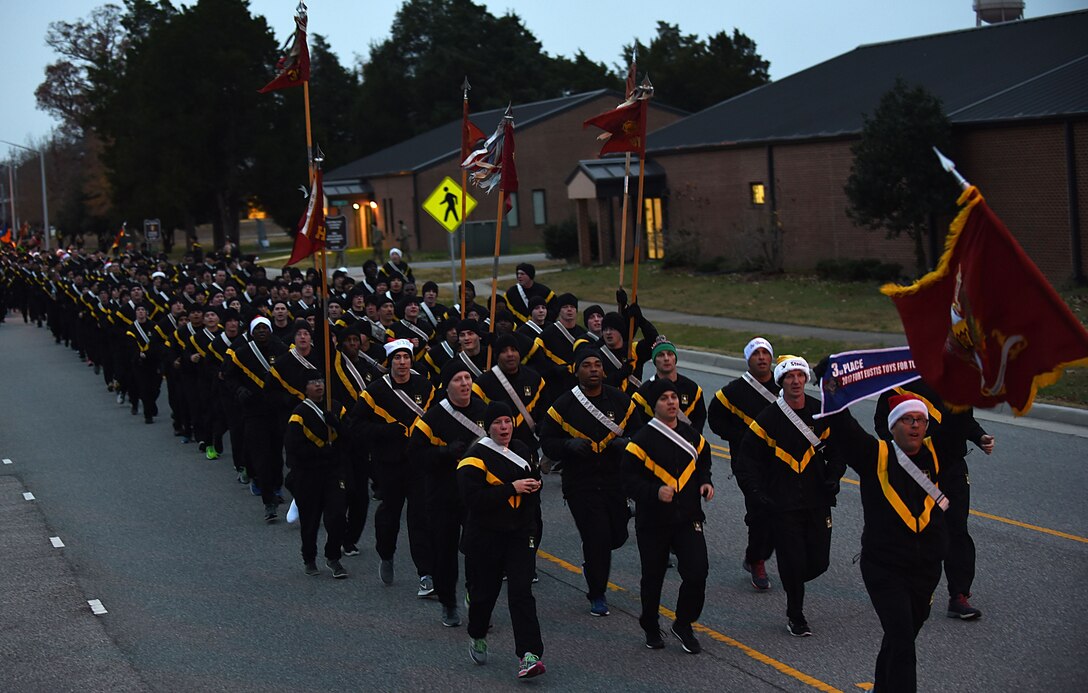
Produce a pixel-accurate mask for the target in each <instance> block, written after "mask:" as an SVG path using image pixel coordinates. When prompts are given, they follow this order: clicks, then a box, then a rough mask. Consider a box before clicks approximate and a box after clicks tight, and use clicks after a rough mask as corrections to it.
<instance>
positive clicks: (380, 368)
mask: <svg viewBox="0 0 1088 693" xmlns="http://www.w3.org/2000/svg"><path fill="white" fill-rule="evenodd" d="M359 356H361V357H363V358H364V359H366V361H367V363H369V364H370V365H371V366H373V367H374V368H375V369H377V371H378V372H379V373H388V372H389V369H388V368H386V367H385V366H383V365H382V364H380V363H378V362H377V361H376V360H375V359H374V357H373V356H371V355H370V354H368V353H366V352H365V351H360V352H359Z"/></svg>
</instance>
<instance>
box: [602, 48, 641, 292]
mask: <svg viewBox="0 0 1088 693" xmlns="http://www.w3.org/2000/svg"><path fill="white" fill-rule="evenodd" d="M637 48H638V42H637V41H636V42H635V45H634V46H631V64H630V65H628V67H627V79H626V81H625V82H624V88H623V98H624V99H630V98H633V97H634V96H635V93H636V92H637V90H638V86H637V82H636V80H637V79H638V68H637V64H638V62H637V60H638V59H637V57H636V56H637V55H638V54H637V53H636V52H635V51H636V50H637ZM630 183H631V152H629V151H628V152H626V153H625V155H624V157H623V210H622V211H621V212H620V285H619V289H620V290H621V291H622V290H623V274H624V268H625V266H626V263H627V207H628V206H630V204H631V191H630ZM599 250H600V251H602V255H603V249H599Z"/></svg>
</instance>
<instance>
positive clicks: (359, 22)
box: [0, 0, 1088, 151]
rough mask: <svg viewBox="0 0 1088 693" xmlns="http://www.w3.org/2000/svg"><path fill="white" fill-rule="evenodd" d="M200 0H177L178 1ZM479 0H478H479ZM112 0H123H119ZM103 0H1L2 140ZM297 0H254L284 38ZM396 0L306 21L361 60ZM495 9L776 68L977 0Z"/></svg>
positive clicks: (542, 1)
mask: <svg viewBox="0 0 1088 693" xmlns="http://www.w3.org/2000/svg"><path fill="white" fill-rule="evenodd" d="M194 1H195V0H180V1H179V0H174V4H175V5H176V6H179V5H191V4H193V3H194ZM476 1H477V2H481V0H476ZM115 2H118V4H119V0H115ZM104 4H106V1H105V0H36V1H34V0H31V1H25V0H0V27H3V30H2V39H0V41H2V45H3V47H4V54H5V63H6V65H5V68H6V69H5V70H4V71H3V73H2V74H0V103H2V104H3V105H2V106H0V114H2V116H0V140H8V141H10V142H16V143H19V144H32V143H33V142H35V141H41V140H42V139H43V138H45V137H47V136H48V134H49V132H50V130H51V129H52V128H53V127H55V126H56V125H57V123H56V122H55V121H54V120H53V119H52V118H51V117H50V116H49V115H48V114H46V113H45V112H43V111H40V110H38V109H37V104H36V101H35V99H34V90H35V89H36V88H37V86H38V85H39V84H40V83H41V82H42V80H43V79H44V74H45V66H46V65H48V64H49V63H51V62H54V61H55V60H56V59H57V56H56V55H55V54H53V52H52V51H51V49H50V48H49V47H48V46H46V45H45V34H46V31H47V29H48V26H49V23H50V22H54V21H69V22H73V21H76V20H79V19H83V18H85V17H87V16H88V15H89V14H90V12H91V10H92V9H94V8H95V7H99V6H101V5H104ZM297 4H298V2H297V0H250V10H251V12H252V13H253V14H261V15H264V16H265V17H266V18H267V19H268V24H269V26H271V27H272V28H273V30H274V31H275V32H276V37H277V40H279V41H280V42H282V41H284V40H285V39H286V37H287V36H288V35H289V34H290V32H291V30H292V29H293V27H294V22H293V16H294V10H295V6H296V5H297ZM401 4H402V0H310V1H309V2H307V6H308V8H309V28H310V31H311V32H313V33H319V34H323V35H324V36H325V37H326V38H327V39H328V41H329V44H330V46H331V47H332V49H333V51H335V52H336V53H337V54H338V55H339V57H340V60H341V62H342V63H343V64H345V65H354V64H356V63H358V62H359V61H360V60H365V59H366V57H367V55H368V54H369V47H370V45H371V43H380V42H381V41H383V40H384V39H386V38H387V37H388V36H389V30H390V27H391V26H392V23H393V17H394V15H395V14H396V12H397V10H398V9H399V8H400V6H401ZM482 4H484V5H486V6H487V8H488V9H489V10H490V11H491V13H492V14H496V15H501V14H505V13H506V12H508V11H511V12H514V13H516V14H517V15H518V16H520V17H521V18H522V20H523V22H524V24H525V26H526V27H527V28H528V29H529V30H530V31H531V32H532V33H533V34H534V35H535V36H536V37H537V39H538V40H539V41H540V43H541V45H542V46H543V48H544V51H545V52H547V53H549V54H551V55H565V56H568V57H571V56H573V55H574V54H575V53H576V52H577V51H578V50H579V49H580V50H583V51H584V52H585V53H586V55H587V56H588V57H589V58H590V59H592V60H595V61H599V62H604V63H605V64H607V65H609V66H617V65H618V64H619V63H620V62H622V60H621V57H620V55H619V52H620V49H621V48H622V46H623V45H624V44H629V43H632V40H633V39H635V38H638V39H639V41H641V42H642V43H643V44H648V43H649V42H650V40H651V39H652V38H653V37H654V35H655V34H656V27H657V22H658V21H665V22H668V23H670V24H676V25H678V26H679V27H680V31H681V32H682V33H684V34H697V35H699V37H700V38H703V39H705V38H706V37H707V36H709V35H711V34H716V33H718V32H720V31H727V32H729V33H732V30H733V29H734V28H737V29H739V30H740V31H741V32H743V33H744V34H746V35H747V36H748V37H749V38H751V39H752V40H754V41H755V42H756V49H757V51H758V52H759V53H760V54H761V55H762V56H763V58H764V59H765V60H769V61H770V64H771V66H770V74H771V78H772V79H781V78H783V77H786V76H788V75H791V74H793V73H795V72H799V71H801V70H804V69H805V68H808V67H811V66H813V65H816V64H818V63H821V62H824V61H825V60H828V59H830V58H833V57H835V56H837V55H840V54H842V53H846V52H849V51H851V50H853V49H854V48H857V47H858V46H860V45H864V44H868V43H879V42H883V41H891V40H895V39H901V38H907V37H911V36H922V35H926V34H933V33H939V32H945V31H956V30H959V29H969V28H972V27H974V26H975V15H974V12H973V10H972V6H973V0H912V1H911V2H891V1H889V0H823V2H814V1H813V0H671V1H662V0H652V1H651V0H482ZM1083 9H1088V0H1026V9H1025V17H1026V18H1032V17H1041V16H1045V15H1051V14H1057V13H1060V12H1070V11H1074V10H1083ZM5 146H6V145H0V151H5V150H4V149H3V147H5Z"/></svg>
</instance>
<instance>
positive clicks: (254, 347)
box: [249, 340, 272, 373]
mask: <svg viewBox="0 0 1088 693" xmlns="http://www.w3.org/2000/svg"><path fill="white" fill-rule="evenodd" d="M249 350H250V351H252V352H253V355H254V356H256V357H257V361H259V362H260V364H261V366H262V367H263V368H264V372H265V373H269V372H271V371H272V366H270V365H269V364H268V359H266V358H265V357H264V354H262V353H261V350H260V349H258V348H257V345H256V344H254V343H253V340H250V342H249Z"/></svg>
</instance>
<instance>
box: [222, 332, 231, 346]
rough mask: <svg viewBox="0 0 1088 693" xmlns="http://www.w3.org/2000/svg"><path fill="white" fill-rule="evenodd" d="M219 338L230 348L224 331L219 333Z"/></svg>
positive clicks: (228, 338)
mask: <svg viewBox="0 0 1088 693" xmlns="http://www.w3.org/2000/svg"><path fill="white" fill-rule="evenodd" d="M219 338H220V339H222V340H223V344H225V345H227V346H228V347H229V346H230V337H228V336H227V332H226V330H224V331H222V332H220V333H219Z"/></svg>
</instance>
